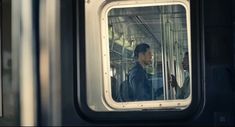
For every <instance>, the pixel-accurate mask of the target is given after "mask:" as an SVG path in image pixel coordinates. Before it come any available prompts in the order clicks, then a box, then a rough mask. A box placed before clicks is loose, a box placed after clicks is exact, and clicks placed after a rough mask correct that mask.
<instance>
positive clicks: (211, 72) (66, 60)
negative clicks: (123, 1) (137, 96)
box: [0, 0, 235, 126]
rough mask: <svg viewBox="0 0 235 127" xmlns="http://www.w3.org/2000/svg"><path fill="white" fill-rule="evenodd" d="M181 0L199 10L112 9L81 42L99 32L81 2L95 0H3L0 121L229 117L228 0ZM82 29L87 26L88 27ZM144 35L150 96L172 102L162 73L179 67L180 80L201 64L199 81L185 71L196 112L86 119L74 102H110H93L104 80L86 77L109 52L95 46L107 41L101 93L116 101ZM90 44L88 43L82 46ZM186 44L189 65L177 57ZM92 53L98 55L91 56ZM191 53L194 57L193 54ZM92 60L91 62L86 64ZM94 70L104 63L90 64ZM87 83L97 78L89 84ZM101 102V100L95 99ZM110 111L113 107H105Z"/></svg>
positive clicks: (193, 121) (233, 13) (207, 121)
mask: <svg viewBox="0 0 235 127" xmlns="http://www.w3.org/2000/svg"><path fill="white" fill-rule="evenodd" d="M103 1H106V0H103ZM114 1H118V0H114ZM137 1H139V0H137ZM173 1H174V0H173ZM188 1H190V2H191V3H193V4H191V7H190V9H191V10H196V11H193V13H190V12H191V11H190V10H187V9H186V7H185V6H183V5H178V4H175V5H174V4H173V5H167V4H166V5H161V6H158V5H157V6H144V7H142V6H136V7H134V8H133V7H123V8H120V7H116V8H115V7H114V8H111V9H110V10H109V11H108V12H107V17H106V18H107V24H105V25H106V27H105V28H106V33H107V44H106V45H105V46H103V45H98V47H96V46H97V45H94V46H95V47H92V49H88V47H89V45H92V44H86V43H82V41H84V40H86V39H87V38H88V39H87V40H89V39H91V38H95V37H93V36H95V34H96V33H99V32H100V31H102V29H101V30H97V31H96V29H95V28H92V25H95V23H94V22H93V21H87V19H89V18H90V17H88V18H86V13H90V12H89V10H88V9H87V8H88V7H89V6H88V7H87V8H86V6H85V5H86V4H89V3H92V0H84V1H80V0H50V1H49V0H18V1H13V0H0V24H1V25H0V33H1V35H0V43H1V50H0V51H1V52H0V54H1V59H0V61H1V62H0V65H1V74H0V76H1V78H0V79H1V83H0V126H5V125H10V126H16V125H35V126H37V125H39V126H40V125H46V126H48V125H52V126H58V125H77V126H127V125H129V126H141V125H146V126H148V125H149V126H162V125H165V126H173V125H175V124H176V125H212V126H234V125H235V109H234V107H235V1H233V0H226V1H225V0H224V1H221V0H199V1H196V0H188ZM93 4H94V3H93ZM86 9H87V10H88V12H85V10H86ZM99 11H100V10H99ZM188 15H190V16H191V18H189V17H188ZM85 18H86V20H85ZM191 20H195V22H191ZM88 22H89V23H90V24H88ZM86 26H88V27H89V28H91V29H86V28H85V27H86ZM89 31H91V32H90V33H93V34H94V35H93V34H92V36H88V34H87V33H88V32H89ZM101 33H102V32H101ZM191 35H196V36H191ZM94 40H96V38H95V39H94ZM99 40H101V39H99V38H98V39H97V41H99ZM191 40H198V41H191ZM84 42H86V41H84ZM99 42H100V43H102V41H99ZM143 42H145V43H147V44H149V45H150V47H151V48H152V52H153V59H152V63H151V64H150V65H149V66H147V67H146V68H145V69H146V71H147V73H148V76H149V82H150V84H151V88H152V91H153V92H152V98H153V100H154V103H158V101H163V102H164V101H165V102H166V103H167V102H168V101H172V103H173V102H174V101H175V100H176V101H177V99H176V97H175V94H176V93H175V91H174V90H173V89H172V88H171V87H170V86H168V85H166V84H168V81H169V74H174V75H177V77H176V78H177V81H178V83H179V84H183V82H184V78H185V77H186V75H189V76H190V79H194V76H195V75H194V73H193V71H194V72H200V73H197V75H196V76H197V77H200V78H199V79H201V80H200V81H195V82H196V83H194V80H192V83H191V84H190V85H191V87H190V88H189V91H191V93H190V96H189V98H188V99H189V100H190V99H191V96H192V94H193V95H195V94H194V93H193V88H194V87H192V85H195V84H197V83H198V84H201V85H200V86H202V88H200V89H199V90H201V91H199V92H198V93H200V94H201V95H200V97H201V98H203V99H202V100H203V101H200V104H199V109H198V110H195V112H192V114H195V115H194V116H192V117H191V118H187V120H185V119H186V118H182V119H180V120H178V119H176V120H174V119H173V120H172V119H171V120H167V116H165V117H166V118H165V119H164V120H155V119H151V118H150V117H151V116H150V117H148V118H150V119H149V120H148V119H147V120H146V119H144V120H141V119H140V120H132V119H130V118H128V117H129V116H122V117H123V119H122V120H121V121H119V120H115V119H114V120H113V121H112V119H111V120H108V121H106V120H100V121H99V120H97V121H96V120H94V119H92V120H90V119H89V117H87V116H86V112H84V111H81V109H80V105H88V106H87V107H90V108H91V109H92V111H94V112H96V111H97V112H100V111H101V112H102V111H104V112H109V108H110V107H108V106H107V107H108V108H106V104H107V105H109V101H110V100H105V99H104V100H102V99H103V98H101V97H100V99H101V100H100V102H97V103H96V101H97V95H102V91H105V90H106V89H105V88H106V86H105V85H104V89H101V88H100V87H102V86H103V82H102V81H103V80H100V79H99V78H95V77H94V79H96V80H94V81H91V80H86V78H87V79H91V78H93V77H92V76H93V75H92V74H90V73H96V70H94V69H93V70H92V68H95V67H96V66H99V65H100V66H101V65H102V62H101V60H97V59H99V58H100V59H102V60H106V59H105V58H103V57H102V54H101V53H103V52H101V53H100V54H98V53H97V56H95V55H96V51H100V50H101V49H102V48H103V47H105V49H107V51H106V52H104V53H107V54H109V55H108V56H109V58H108V60H107V62H106V63H107V68H108V71H109V72H108V74H109V78H108V79H107V82H110V87H107V89H108V90H110V91H109V92H107V93H108V94H110V95H111V101H110V102H112V103H113V101H112V100H114V104H121V103H122V102H120V100H118V99H119V94H120V85H121V83H122V82H123V81H125V80H127V77H128V72H129V70H130V69H131V68H132V67H133V65H134V62H135V60H134V58H133V56H134V48H135V46H136V45H137V44H140V43H143ZM99 46H100V47H99ZM102 46H103V47H102ZM196 46H198V47H196ZM85 50H86V51H85ZM88 51H91V52H90V53H87V54H86V52H88ZM92 51H94V52H92ZM185 52H189V55H190V58H189V63H190V64H189V66H190V71H192V72H186V71H185V70H184V69H183V67H182V65H181V64H182V59H183V57H184V54H185ZM89 55H93V56H92V58H93V57H94V58H95V59H94V60H90V59H89V57H90V56H89ZM96 57H97V58H96ZM198 59H200V60H201V61H200V62H199V61H196V60H198ZM96 60H97V61H96ZM90 61H91V62H90ZM94 62H96V63H95V64H94ZM106 63H105V64H106ZM85 65H86V66H85ZM89 65H91V66H89ZM197 66H200V68H197ZM89 68H91V69H90V70H91V71H87V72H86V69H87V70H89ZM100 68H104V67H103V66H101V67H100ZM78 69H80V70H81V71H78ZM81 72H84V73H81ZM99 72H102V70H97V73H99ZM94 75H95V74H94ZM97 75H98V74H97ZM89 76H90V77H89ZM84 79H85V80H84ZM195 79H196V78H195ZM104 81H106V80H104ZM93 82H95V83H96V82H98V83H97V84H99V82H101V83H100V85H96V86H95V85H93V84H92V83H93ZM86 83H87V84H88V85H87V86H86V87H87V88H91V87H96V88H95V89H92V90H87V91H86V92H84V93H83V91H81V92H78V91H79V90H80V89H83V87H79V86H80V84H86ZM81 86H83V85H81ZM84 86H85V85H84ZM180 87H182V85H181V86H180ZM99 89H101V90H100V92H99V93H98V92H97V91H98V90H99ZM96 92H97V93H96ZM80 95H84V96H85V97H84V98H86V97H87V99H88V102H87V103H88V104H80V103H82V102H86V101H83V98H80V97H79V96H80ZM104 96H105V95H104ZM198 96H199V95H198ZM104 98H105V97H104ZM198 99H200V98H198ZM102 101H104V102H106V101H107V103H104V104H102V105H101V104H99V103H101V102H102ZM155 101H156V102H155ZM165 102H164V103H163V104H165ZM188 102H190V101H188V100H187V101H185V102H183V101H182V104H185V105H184V106H183V107H187V106H189V105H190V104H191V102H190V103H188ZM144 103H146V102H144ZM177 103H178V102H177ZM140 104H142V103H140ZM110 105H111V104H110ZM121 108H122V107H121ZM150 108H153V107H151V106H150ZM160 108H161V107H160ZM167 108H168V107H166V108H165V109H164V107H163V110H167ZM137 109H138V108H137ZM182 109H184V108H182ZM122 110H123V108H122V109H121V111H122ZM88 111H90V110H88ZM110 111H113V112H115V111H116V110H115V108H114V109H112V106H111V108H110ZM117 111H119V110H117ZM180 111H181V110H180ZM124 112H125V111H124ZM137 112H141V111H137ZM155 113H158V112H157V111H156V112H155ZM84 114H85V115H84ZM105 115H107V114H105ZM108 115H109V114H108ZM121 115H122V114H120V116H121ZM88 116H89V115H88ZM97 117H99V116H97ZM100 117H102V118H106V117H109V116H102V115H101V116H100ZM110 117H112V116H110ZM137 117H138V116H137ZM94 118H96V117H94ZM114 118H115V117H114Z"/></svg>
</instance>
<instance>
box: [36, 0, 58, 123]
mask: <svg viewBox="0 0 235 127" xmlns="http://www.w3.org/2000/svg"><path fill="white" fill-rule="evenodd" d="M39 13H40V82H41V108H42V109H41V111H42V113H43V114H41V116H42V118H41V119H42V123H43V124H42V125H53V126H58V125H61V64H60V63H61V62H60V61H61V60H60V54H61V50H60V48H61V47H60V0H40V11H39Z"/></svg>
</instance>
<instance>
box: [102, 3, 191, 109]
mask: <svg viewBox="0 0 235 127" xmlns="http://www.w3.org/2000/svg"><path fill="white" fill-rule="evenodd" d="M163 5H164V6H166V5H182V6H183V7H184V8H185V10H186V22H187V37H188V52H189V63H190V66H189V69H190V71H189V72H190V95H189V97H188V98H186V99H179V100H152V101H137V102H116V101H114V100H113V98H112V93H111V91H112V90H111V80H110V56H109V55H110V54H109V33H108V12H109V11H110V10H111V9H114V8H130V7H149V6H163ZM100 18H101V19H100V20H101V22H100V23H101V43H102V44H101V48H102V49H101V51H102V67H103V94H102V95H103V96H104V100H105V101H104V102H105V103H106V104H107V105H108V106H110V108H112V109H114V110H117V109H121V110H127V109H128V110H141V109H169V108H180V109H186V108H187V107H188V106H189V105H190V103H191V100H192V97H191V96H192V85H191V84H192V80H193V79H192V78H193V77H192V71H191V70H192V69H191V68H192V67H191V48H190V47H191V28H190V3H189V1H188V0H176V1H172V0H146V1H145V0H142V1H140V0H132V1H114V2H110V3H108V4H106V5H105V6H104V8H103V9H102V10H101V17H100Z"/></svg>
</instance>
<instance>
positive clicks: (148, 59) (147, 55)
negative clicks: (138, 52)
mask: <svg viewBox="0 0 235 127" xmlns="http://www.w3.org/2000/svg"><path fill="white" fill-rule="evenodd" d="M152 59H153V54H152V51H151V49H148V50H147V51H146V52H145V53H143V63H144V64H145V65H149V64H151V63H152Z"/></svg>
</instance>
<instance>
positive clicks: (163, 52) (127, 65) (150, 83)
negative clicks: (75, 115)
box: [86, 0, 192, 111]
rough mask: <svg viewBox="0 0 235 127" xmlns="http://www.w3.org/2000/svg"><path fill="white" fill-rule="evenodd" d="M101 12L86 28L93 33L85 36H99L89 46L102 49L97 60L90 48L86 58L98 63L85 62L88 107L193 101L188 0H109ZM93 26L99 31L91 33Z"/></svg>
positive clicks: (160, 106) (157, 106) (135, 106)
mask: <svg viewBox="0 0 235 127" xmlns="http://www.w3.org/2000/svg"><path fill="white" fill-rule="evenodd" d="M91 7H92V6H89V5H88V3H87V5H86V10H87V12H86V20H87V21H88V20H89V21H95V20H91V19H92V18H94V17H92V15H90V16H87V15H88V13H91V12H89V11H88V10H89V8H91ZM100 13H101V14H100V17H99V16H97V19H99V21H97V22H90V24H89V26H88V25H87V27H86V30H87V36H88V35H90V37H91V38H92V36H93V39H92V40H91V38H90V37H89V38H88V37H86V40H87V41H88V43H89V42H90V41H95V42H91V43H92V44H94V45H95V47H98V49H93V51H91V50H90V49H88V48H87V50H90V52H93V53H95V52H100V54H99V53H97V57H96V58H95V57H92V58H93V60H92V59H90V58H91V55H89V54H91V53H89V52H87V54H88V56H87V58H88V60H87V63H88V64H89V63H92V61H93V64H94V62H95V61H96V62H95V63H97V65H92V66H88V67H87V70H88V71H87V78H88V80H87V81H88V82H87V98H88V105H89V107H90V108H91V109H92V110H95V111H116V110H142V109H185V108H186V107H187V106H189V105H190V103H191V97H192V86H191V84H192V83H191V79H192V77H191V62H190V61H191V53H190V51H191V49H190V48H189V47H190V44H191V42H190V8H189V3H188V1H185V0H181V1H178V2H172V1H168V2H165V3H164V1H162V2H155V1H147V2H146V1H145V2H144V1H121V2H110V3H107V4H106V5H105V6H104V7H103V8H102V9H101V11H100ZM94 19H95V18H94ZM96 25H98V26H99V25H100V27H98V26H96ZM90 27H93V28H94V27H95V28H97V30H98V31H99V29H100V31H101V33H94V32H93V33H92V32H91V31H90V30H89V28H90ZM91 35H92V36H91ZM97 38H100V39H101V40H100V42H99V40H98V39H97ZM92 44H90V45H92ZM87 46H88V47H89V44H87ZM98 54H99V55H98ZM93 55H94V54H93ZM89 56H90V58H89ZM99 59H100V60H99ZM92 68H93V70H97V71H96V72H95V71H91V70H92ZM99 68H100V69H99ZM95 75H99V76H95Z"/></svg>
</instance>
